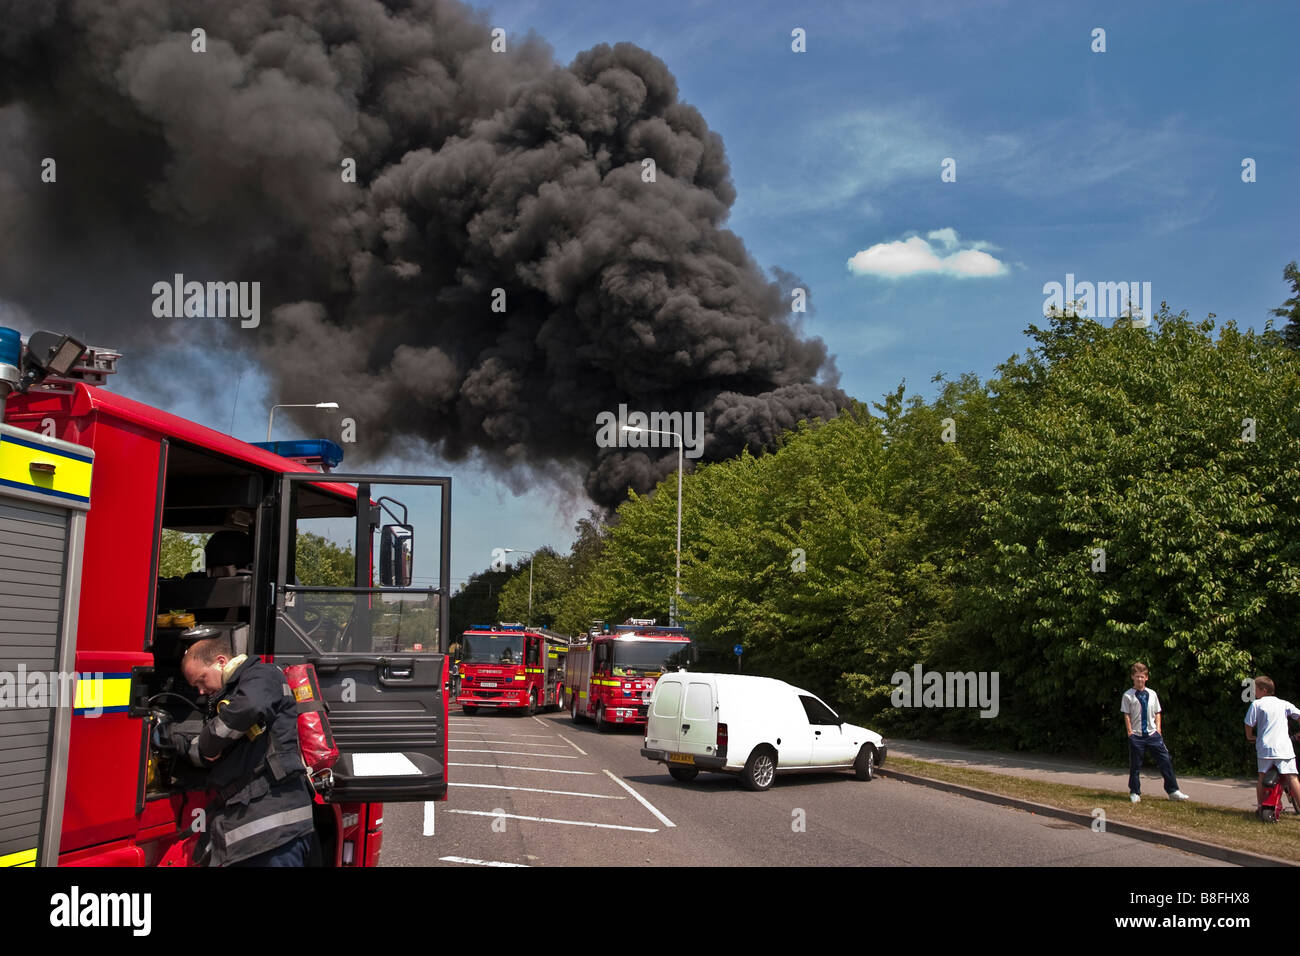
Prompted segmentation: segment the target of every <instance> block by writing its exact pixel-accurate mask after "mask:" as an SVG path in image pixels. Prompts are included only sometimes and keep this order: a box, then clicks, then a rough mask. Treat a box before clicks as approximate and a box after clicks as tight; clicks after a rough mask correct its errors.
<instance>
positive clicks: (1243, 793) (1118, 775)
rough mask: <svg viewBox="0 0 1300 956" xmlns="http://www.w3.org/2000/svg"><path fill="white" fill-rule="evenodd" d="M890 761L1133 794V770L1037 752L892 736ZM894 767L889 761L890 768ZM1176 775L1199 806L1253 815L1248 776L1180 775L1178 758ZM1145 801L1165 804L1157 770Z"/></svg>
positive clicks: (1148, 775)
mask: <svg viewBox="0 0 1300 956" xmlns="http://www.w3.org/2000/svg"><path fill="white" fill-rule="evenodd" d="M887 742H888V744H889V753H890V756H893V755H895V754H897V755H898V756H900V757H912V758H914V759H916V760H930V761H934V762H936V763H942V764H947V765H948V766H952V767H966V768H968V769H971V770H988V771H991V772H993V773H1001V774H1006V775H1007V776H1012V777H1026V778H1029V779H1032V780H1042V781H1045V782H1047V783H1060V784H1067V785H1069V786H1072V787H1091V788H1094V789H1098V790H1114V791H1116V792H1118V793H1128V769H1127V768H1120V767H1099V766H1097V765H1096V764H1090V763H1087V762H1085V761H1081V760H1070V759H1068V758H1065V757H1057V756H1045V755H1043V754H1031V753H1005V752H1002V751H992V750H977V749H976V748H974V747H963V746H961V745H959V744H947V743H936V742H933V741H928V740H903V739H898V738H893V737H891V738H890V739H889V740H888V741H887ZM885 766H886V767H888V766H889V764H888V762H886V763H885ZM1174 774H1175V775H1176V776H1177V777H1178V786H1179V789H1181V790H1182V791H1183V793H1185V794H1187V795H1188V796H1189V797H1191V798H1192V801H1193V802H1197V803H1208V804H1214V805H1217V806H1222V807H1231V808H1233V809H1237V810H1244V811H1246V812H1248V813H1249V812H1253V811H1254V810H1255V808H1256V806H1257V804H1256V802H1255V781H1254V779H1252V778H1246V777H1193V776H1190V775H1185V774H1181V773H1178V763H1177V755H1175V762H1174ZM1142 799H1143V800H1165V799H1168V798H1167V797H1166V796H1165V784H1164V780H1163V779H1161V777H1160V773H1159V772H1158V771H1157V770H1156V769H1155V767H1154V766H1152V765H1150V764H1149V763H1148V765H1147V766H1146V767H1144V768H1143V770H1142Z"/></svg>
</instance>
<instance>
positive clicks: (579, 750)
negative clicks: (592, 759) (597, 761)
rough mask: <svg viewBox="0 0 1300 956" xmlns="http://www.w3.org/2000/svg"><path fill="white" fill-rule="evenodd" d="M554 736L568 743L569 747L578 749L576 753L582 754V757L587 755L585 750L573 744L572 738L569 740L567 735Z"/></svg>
mask: <svg viewBox="0 0 1300 956" xmlns="http://www.w3.org/2000/svg"><path fill="white" fill-rule="evenodd" d="M555 736H557V737H559V738H560V739H561V740H563V741H564V742H565V743H566V744H568V745H569V746H570V747H572V748H573V749H574V750H576V751H578V753H580V754H582V755H583V756H584V757H585V756H587V751H585V750H583V749H582V748H581V747H579V746H578V745H577V744H575V743H574V742H573V741H572V740H570V739H569V738H568V737H566V736H564V734H556V735H555Z"/></svg>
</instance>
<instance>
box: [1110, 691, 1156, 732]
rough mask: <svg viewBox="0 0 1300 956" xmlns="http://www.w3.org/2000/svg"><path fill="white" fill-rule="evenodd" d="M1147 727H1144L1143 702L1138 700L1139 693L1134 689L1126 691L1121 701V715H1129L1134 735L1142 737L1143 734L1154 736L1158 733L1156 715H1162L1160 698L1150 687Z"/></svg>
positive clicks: (1148, 692)
mask: <svg viewBox="0 0 1300 956" xmlns="http://www.w3.org/2000/svg"><path fill="white" fill-rule="evenodd" d="M1146 690H1147V725H1146V726H1145V727H1143V726H1142V701H1140V700H1138V692H1137V691H1135V690H1134V689H1133V688H1132V687H1130V688H1129V689H1128V690H1126V691H1124V696H1123V698H1121V699H1120V702H1119V709H1120V713H1122V714H1128V719H1129V723H1130V724H1131V725H1132V727H1133V733H1135V734H1138V735H1139V736H1141V735H1142V734H1144V733H1145V734H1154V733H1155V732H1156V714H1158V713H1160V698H1159V697H1157V696H1156V692H1155V691H1153V690H1152V689H1151V688H1150V687H1148V688H1147V689H1146Z"/></svg>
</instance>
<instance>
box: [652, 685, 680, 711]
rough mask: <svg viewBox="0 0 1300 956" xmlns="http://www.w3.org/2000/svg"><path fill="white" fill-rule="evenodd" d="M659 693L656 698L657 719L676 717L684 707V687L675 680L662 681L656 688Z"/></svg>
mask: <svg viewBox="0 0 1300 956" xmlns="http://www.w3.org/2000/svg"><path fill="white" fill-rule="evenodd" d="M655 689H656V690H657V691H658V692H659V693H658V694H657V695H656V697H655V716H656V717H676V716H677V714H678V713H679V712H680V710H681V706H682V685H681V684H679V683H678V682H677V681H675V680H665V681H660V682H659V686H658V687H657V688H655Z"/></svg>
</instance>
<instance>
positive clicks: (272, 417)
mask: <svg viewBox="0 0 1300 956" xmlns="http://www.w3.org/2000/svg"><path fill="white" fill-rule="evenodd" d="M277 408H328V409H329V410H330V411H332V412H337V411H338V410H339V403H338V402H317V403H315V404H314V405H313V404H311V403H307V404H305V405H272V406H271V415H270V417H269V418H267V420H266V440H267V441H270V440H271V423H272V422H274V421H275V410H276V409H277Z"/></svg>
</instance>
